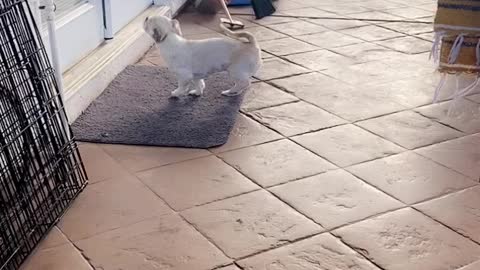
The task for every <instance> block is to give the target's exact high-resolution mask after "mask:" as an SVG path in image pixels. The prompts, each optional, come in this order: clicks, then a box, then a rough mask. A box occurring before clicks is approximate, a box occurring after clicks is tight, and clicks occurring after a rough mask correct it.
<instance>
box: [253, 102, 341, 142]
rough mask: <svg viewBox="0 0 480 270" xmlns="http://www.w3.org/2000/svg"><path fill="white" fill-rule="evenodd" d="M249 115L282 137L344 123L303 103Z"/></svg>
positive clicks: (290, 104) (281, 106) (254, 112)
mask: <svg viewBox="0 0 480 270" xmlns="http://www.w3.org/2000/svg"><path fill="white" fill-rule="evenodd" d="M249 114H250V115H252V117H253V118H255V119H257V120H258V121H259V122H261V123H263V124H264V125H266V126H268V127H270V128H272V129H274V130H276V131H278V132H279V133H281V134H283V135H284V136H293V135H298V134H301V133H306V132H311V131H316V130H319V129H323V128H327V127H332V126H336V125H340V124H344V123H346V122H345V121H344V120H342V119H341V118H339V117H337V116H335V115H333V114H330V113H328V112H326V111H324V110H322V109H320V108H318V107H316V106H313V105H310V104H308V103H305V102H295V103H288V104H284V105H280V106H276V107H271V108H266V109H262V110H258V111H253V112H250V113H249Z"/></svg>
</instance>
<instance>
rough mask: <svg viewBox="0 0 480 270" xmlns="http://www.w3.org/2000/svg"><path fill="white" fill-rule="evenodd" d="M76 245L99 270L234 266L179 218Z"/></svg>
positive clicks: (162, 219)
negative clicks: (229, 264)
mask: <svg viewBox="0 0 480 270" xmlns="http://www.w3.org/2000/svg"><path fill="white" fill-rule="evenodd" d="M75 244H76V245H77V246H78V247H79V248H81V249H82V250H83V254H84V255H85V256H86V257H88V258H89V259H90V263H91V264H92V265H93V266H94V267H95V269H105V270H114V269H115V270H116V269H132V270H133V269H142V270H157V269H175V270H192V269H195V270H210V269H213V268H216V267H219V266H221V265H225V264H228V263H229V262H230V260H229V259H228V258H226V257H225V255H223V254H222V252H221V251H220V250H218V249H217V248H216V247H215V246H214V245H212V244H211V243H210V242H208V241H207V239H205V238H204V237H203V236H202V235H200V234H199V233H198V232H197V231H196V230H195V229H193V228H192V227H191V226H189V225H188V224H187V223H186V222H185V221H183V220H182V219H181V218H180V217H178V216H177V215H168V216H163V217H157V218H152V219H148V220H145V221H142V222H139V223H136V224H134V225H131V226H128V227H123V228H120V229H117V230H114V231H110V232H107V233H104V234H100V235H97V236H95V237H92V238H88V239H85V240H82V241H79V242H76V243H75ZM65 269H67V268H65ZM68 269H70V268H68Z"/></svg>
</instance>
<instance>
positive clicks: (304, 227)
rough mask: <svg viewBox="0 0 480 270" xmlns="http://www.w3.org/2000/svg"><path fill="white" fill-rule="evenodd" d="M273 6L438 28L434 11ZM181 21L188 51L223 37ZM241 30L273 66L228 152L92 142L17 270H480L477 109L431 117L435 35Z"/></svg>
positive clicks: (251, 23)
mask: <svg viewBox="0 0 480 270" xmlns="http://www.w3.org/2000/svg"><path fill="white" fill-rule="evenodd" d="M277 5H278V9H279V11H278V13H279V14H289V15H304V16H327V17H351V18H355V17H357V18H373V19H395V20H431V19H432V15H433V12H434V8H435V1H434V0H408V1H405V0H365V1H359V0H278V2H277ZM233 11H235V12H249V13H251V11H250V10H249V9H248V8H241V9H233ZM180 19H181V22H182V26H183V29H184V32H185V34H186V35H187V36H188V37H189V38H197V39H199V38H206V37H212V36H222V35H221V34H220V33H218V26H217V23H218V22H217V20H216V19H218V16H217V17H216V18H208V17H206V16H201V15H198V14H193V13H186V14H183V15H182V16H181V18H180ZM241 19H243V20H244V22H245V23H246V25H247V30H250V31H251V32H252V33H255V34H256V35H257V36H258V38H259V42H260V44H261V46H262V48H263V50H264V52H263V56H264V58H265V64H264V67H263V69H262V70H261V71H260V72H259V74H258V75H257V79H258V80H260V81H258V82H256V83H255V84H254V85H253V87H252V89H251V90H250V92H249V93H247V95H246V98H245V104H244V106H243V109H242V113H241V114H240V115H239V118H238V120H237V125H236V127H235V129H234V130H233V133H232V135H231V138H230V141H229V142H228V143H227V144H226V145H224V146H222V147H220V148H217V149H210V150H187V149H172V148H157V147H133V146H114V145H95V144H82V145H81V151H82V153H83V157H84V159H85V163H86V167H87V169H88V172H89V175H90V179H91V183H90V185H89V186H88V188H87V189H86V190H85V192H83V193H82V194H81V195H80V197H79V198H78V199H77V200H76V201H75V203H74V204H73V206H72V208H71V209H70V210H69V211H68V213H67V214H66V215H65V216H64V218H63V219H62V220H61V221H60V223H59V224H58V226H57V227H56V228H55V229H54V230H53V231H52V232H51V233H50V235H49V236H48V238H47V239H46V240H45V241H44V242H43V243H42V244H41V245H40V247H39V248H38V250H37V251H36V252H35V253H34V255H33V256H31V257H30V259H29V260H28V261H27V263H26V264H25V266H24V268H23V269H28V270H66V269H69V270H70V269H71V270H88V269H90V270H92V269H98V270H120V269H122V270H167V269H168V270H212V269H223V270H239V269H246V270H317V269H318V270H320V269H321V270H347V269H355V270H367V269H368V270H373V269H376V270H378V269H383V270H456V269H458V270H460V269H462V270H477V269H480V185H479V178H480V133H478V132H480V121H479V116H480V98H479V95H473V96H470V97H469V98H468V100H467V99H465V100H462V101H460V102H458V103H457V104H456V109H455V111H454V112H453V115H452V116H447V111H448V109H449V108H450V106H449V105H451V102H450V101H446V102H443V103H440V104H437V105H430V104H429V103H430V100H431V98H432V95H433V91H434V84H435V82H436V81H437V80H438V76H437V75H436V74H435V73H434V72H433V66H432V65H431V63H429V62H428V59H427V58H428V51H429V47H430V45H431V43H430V42H429V41H428V40H430V39H431V36H432V34H431V30H432V29H431V26H429V25H424V24H405V23H385V22H376V23H367V22H359V21H352V20H319V19H298V18H278V17H269V18H265V19H263V20H260V21H255V20H253V19H252V18H251V17H249V16H246V17H241ZM138 64H139V65H163V61H162V59H161V56H159V54H158V52H157V51H156V50H152V51H151V52H149V53H148V54H147V55H146V56H145V58H144V59H143V60H142V61H140V62H139V63H138Z"/></svg>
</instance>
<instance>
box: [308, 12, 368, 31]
mask: <svg viewBox="0 0 480 270" xmlns="http://www.w3.org/2000/svg"><path fill="white" fill-rule="evenodd" d="M328 17H329V18H330V19H306V21H307V22H311V23H314V24H318V25H321V26H324V27H326V28H328V29H330V30H343V29H350V28H356V27H360V26H366V25H370V24H369V23H367V22H363V21H357V20H343V19H337V20H335V19H334V18H336V17H340V18H341V17H342V16H339V15H332V16H330V15H329V16H328Z"/></svg>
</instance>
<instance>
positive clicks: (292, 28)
mask: <svg viewBox="0 0 480 270" xmlns="http://www.w3.org/2000/svg"><path fill="white" fill-rule="evenodd" d="M269 27H270V28H271V29H274V30H275V31H278V32H280V33H284V34H287V35H289V36H301V35H308V34H315V33H320V32H325V31H328V30H329V29H327V28H325V27H324V26H321V25H318V24H313V23H309V22H306V21H294V22H289V23H281V24H274V25H270V26H269Z"/></svg>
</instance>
